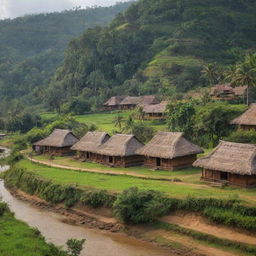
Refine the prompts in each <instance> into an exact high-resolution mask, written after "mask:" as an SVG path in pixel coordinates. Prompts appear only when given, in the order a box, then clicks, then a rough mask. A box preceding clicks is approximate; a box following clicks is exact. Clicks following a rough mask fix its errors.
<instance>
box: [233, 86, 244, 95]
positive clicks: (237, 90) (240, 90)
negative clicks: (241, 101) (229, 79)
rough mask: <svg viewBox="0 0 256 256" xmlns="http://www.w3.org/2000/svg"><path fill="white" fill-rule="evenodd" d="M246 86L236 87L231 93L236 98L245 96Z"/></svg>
mask: <svg viewBox="0 0 256 256" xmlns="http://www.w3.org/2000/svg"><path fill="white" fill-rule="evenodd" d="M247 88H248V86H236V87H234V88H233V91H234V93H235V95H236V96H244V95H245V94H246V91H247Z"/></svg>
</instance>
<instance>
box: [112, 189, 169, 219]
mask: <svg viewBox="0 0 256 256" xmlns="http://www.w3.org/2000/svg"><path fill="white" fill-rule="evenodd" d="M165 213H167V206H166V204H165V200H164V199H163V197H162V194H161V193H160V192H157V191H153V190H147V191H144V190H139V189H138V188H129V189H127V190H125V191H123V193H122V194H120V195H119V196H118V197H117V200H116V202H115V203H114V214H115V215H116V216H117V217H118V218H119V219H120V220H122V221H123V222H125V223H133V224H138V223H147V222H153V221H155V220H156V219H157V217H159V216H163V215H164V214H165Z"/></svg>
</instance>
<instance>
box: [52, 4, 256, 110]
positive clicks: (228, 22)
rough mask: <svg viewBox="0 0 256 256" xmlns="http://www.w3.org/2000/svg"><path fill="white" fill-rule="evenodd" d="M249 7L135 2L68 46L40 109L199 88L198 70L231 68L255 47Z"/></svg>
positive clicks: (255, 34)
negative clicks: (215, 66) (211, 66)
mask: <svg viewBox="0 0 256 256" xmlns="http://www.w3.org/2000/svg"><path fill="white" fill-rule="evenodd" d="M255 7H256V2H255V1H251V0H245V1H241V0H232V1H226V0H217V1H216V0H161V1H155V0H140V1H138V2H136V3H135V4H133V5H132V6H130V7H129V9H128V10H127V11H126V12H125V13H124V14H119V15H118V16H117V17H116V18H115V19H114V21H113V22H112V23H111V25H110V26H109V27H107V28H100V27H97V28H94V29H89V30H88V31H87V32H85V33H84V34H83V35H82V36H80V37H79V38H77V39H74V40H72V41H71V42H70V44H69V47H68V49H67V51H66V57H65V61H64V64H63V65H62V66H61V67H60V68H59V69H58V70H57V72H56V74H55V79H54V81H53V82H52V84H51V86H50V89H49V91H48V99H49V100H48V101H47V106H48V107H50V108H52V109H54V108H56V109H58V108H59V107H60V106H62V105H63V103H64V102H65V101H66V99H68V100H69V101H70V102H71V101H72V100H74V98H72V97H74V96H78V95H79V97H78V99H83V100H85V99H86V101H87V102H89V105H91V106H94V107H97V106H99V105H100V104H101V103H102V102H103V101H104V100H105V99H106V98H107V97H109V96H111V95H114V94H134V95H136V94H153V93H159V92H160V93H161V94H163V93H165V92H166V91H168V90H170V89H171V88H172V87H170V85H174V86H175V87H176V88H177V90H178V91H179V92H185V91H187V90H190V89H192V88H195V87H199V86H204V85H205V84H206V81H205V79H203V78H202V77H201V76H200V71H201V69H202V65H204V64H206V63H213V62H216V63H218V64H220V65H222V66H227V65H231V64H234V63H235V62H237V61H239V60H240V59H241V57H242V56H243V55H244V54H245V53H246V52H248V51H252V50H253V49H255V41H256V31H255V29H254V28H255V25H256V18H255V17H256V8H255ZM53 95H56V96H57V95H61V97H56V96H53Z"/></svg>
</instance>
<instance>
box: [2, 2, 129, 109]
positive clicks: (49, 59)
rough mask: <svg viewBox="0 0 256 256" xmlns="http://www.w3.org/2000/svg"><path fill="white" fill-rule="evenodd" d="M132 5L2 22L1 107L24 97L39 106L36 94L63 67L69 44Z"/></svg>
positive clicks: (108, 21) (103, 24) (30, 16)
mask: <svg viewBox="0 0 256 256" xmlns="http://www.w3.org/2000/svg"><path fill="white" fill-rule="evenodd" d="M129 5H130V3H128V2H126V3H119V4H117V5H115V6H112V7H97V8H88V9H85V10H82V9H76V10H70V11H64V12H61V13H49V14H39V15H28V16H25V17H21V18H16V19H14V20H9V19H7V20H1V21H0V105H1V103H3V100H7V102H8V103H10V100H12V99H15V98H19V99H20V97H23V96H25V95H29V96H28V97H27V98H25V99H24V100H25V103H24V104H26V103H30V104H37V97H36V96H35V97H34V95H37V96H39V94H40V93H41V89H40V88H41V87H43V85H47V84H48V83H49V81H50V77H51V76H52V75H53V74H54V71H55V68H56V67H57V66H59V65H60V64H61V62H62V60H63V56H64V49H65V48H66V47H67V44H68V41H69V40H70V39H71V38H73V37H75V36H78V35H81V34H82V33H83V32H84V31H86V30H87V29H88V28H90V27H95V26H97V25H101V26H106V25H107V24H109V23H110V21H112V20H113V18H114V17H115V16H116V14H118V13H120V12H123V11H124V10H126V9H127V7H128V6H129ZM31 100H34V101H32V102H31ZM26 101H27V102H26ZM5 105H6V104H5ZM3 106H4V104H2V106H1V110H2V111H3ZM8 106H9V107H10V104H8ZM1 110H0V111H1Z"/></svg>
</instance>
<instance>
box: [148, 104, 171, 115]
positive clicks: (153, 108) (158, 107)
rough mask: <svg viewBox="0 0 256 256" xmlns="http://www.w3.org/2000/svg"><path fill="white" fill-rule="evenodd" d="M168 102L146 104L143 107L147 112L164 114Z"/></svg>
mask: <svg viewBox="0 0 256 256" xmlns="http://www.w3.org/2000/svg"><path fill="white" fill-rule="evenodd" d="M167 105H168V104H162V103H161V104H155V105H146V106H144V108H143V113H145V114H163V113H165V111H166V107H167Z"/></svg>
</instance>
